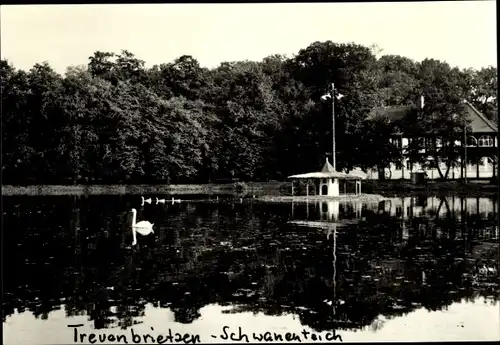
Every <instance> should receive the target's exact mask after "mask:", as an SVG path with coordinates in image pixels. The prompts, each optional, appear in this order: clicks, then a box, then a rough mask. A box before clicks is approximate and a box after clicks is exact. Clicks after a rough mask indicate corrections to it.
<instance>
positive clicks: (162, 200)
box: [156, 197, 165, 205]
mask: <svg viewBox="0 0 500 345" xmlns="http://www.w3.org/2000/svg"><path fill="white" fill-rule="evenodd" d="M164 203H165V199H158V197H157V198H156V205H158V204H164Z"/></svg>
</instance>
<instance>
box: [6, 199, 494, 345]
mask: <svg viewBox="0 0 500 345" xmlns="http://www.w3.org/2000/svg"><path fill="white" fill-rule="evenodd" d="M186 198H187V197H186ZM189 198H190V199H191V201H181V202H180V203H175V204H172V203H168V202H167V203H165V204H158V205H155V204H154V202H153V204H151V205H150V204H145V205H144V206H141V200H140V198H138V197H137V196H133V197H125V196H123V197H121V196H91V197H67V196H57V197H45V196H44V197H40V196H30V197H18V196H17V197H16V196H10V197H4V199H3V229H4V230H3V248H4V279H3V284H4V300H3V305H2V310H3V312H2V313H3V316H2V317H3V328H4V335H3V336H4V343H5V344H21V343H22V344H34V343H39V344H42V343H43V344H56V343H60V344H62V343H66V344H68V343H73V336H74V329H73V328H69V327H67V326H68V325H75V324H82V326H81V327H79V328H78V332H80V333H85V332H86V333H90V332H94V333H97V334H105V333H106V334H115V335H116V334H125V335H127V336H128V335H130V334H131V329H133V330H134V332H136V333H138V334H139V333H140V334H146V333H147V332H149V334H151V335H154V336H155V337H156V336H157V335H158V334H165V333H168V330H169V329H171V330H172V332H174V333H175V332H178V333H189V334H198V335H199V336H200V340H201V341H202V342H221V341H223V340H224V339H223V338H221V335H224V332H223V326H229V328H226V331H227V333H230V332H235V333H238V327H240V326H241V327H242V332H243V333H245V334H247V335H248V337H249V338H250V341H251V342H254V340H253V339H252V334H253V333H256V334H259V333H264V332H266V331H270V332H272V334H273V337H274V333H277V334H278V333H279V334H283V336H284V335H285V333H286V332H294V333H297V334H300V336H301V340H302V341H306V340H305V338H304V335H303V333H301V332H302V331H303V330H306V331H308V332H313V333H315V334H316V335H317V336H318V340H319V336H322V340H323V341H324V340H325V339H324V338H325V337H326V335H327V333H329V332H330V333H331V331H332V330H333V329H335V330H336V334H340V335H341V336H342V339H343V341H378V340H382V341H391V340H403V341H405V340H407V341H426V340H498V339H499V337H500V335H499V327H498V325H499V324H500V316H499V314H500V313H499V307H500V305H499V302H498V300H499V292H500V289H499V285H498V282H499V274H498V255H499V254H498V253H499V252H498V213H497V208H498V200H497V198H496V197H495V198H459V197H441V198H440V197H405V198H393V199H391V200H388V201H384V202H381V203H376V204H364V205H362V204H342V203H339V202H331V201H330V202H322V203H313V202H311V203H309V204H290V203H275V204H266V203H260V202H256V201H254V200H253V199H251V198H245V199H242V200H240V199H239V198H238V199H228V198H219V199H218V200H217V199H214V197H212V198H211V199H210V200H208V199H203V197H201V196H200V197H198V199H199V200H193V196H190V197H189ZM181 199H182V197H181ZM153 200H154V196H153ZM132 208H136V209H137V211H138V212H137V220H138V221H140V220H149V221H150V222H152V223H154V224H155V226H154V229H155V232H154V234H152V235H148V236H140V235H138V244H137V245H136V246H134V247H132V246H131V242H132V232H131V218H132V217H131V216H132V214H131V212H130V211H131V209H132ZM332 301H333V302H332ZM212 335H213V336H214V337H212ZM308 336H309V338H308V340H309V341H310V340H311V338H310V337H311V334H309V335H308ZM228 341H230V340H228ZM85 342H87V343H88V341H85ZM129 342H130V341H129ZM149 343H152V342H151V341H149ZM167 343H168V342H167Z"/></svg>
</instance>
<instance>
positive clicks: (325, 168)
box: [321, 158, 335, 173]
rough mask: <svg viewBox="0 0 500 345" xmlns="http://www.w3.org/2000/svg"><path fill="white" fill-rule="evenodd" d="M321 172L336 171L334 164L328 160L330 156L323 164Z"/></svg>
mask: <svg viewBox="0 0 500 345" xmlns="http://www.w3.org/2000/svg"><path fill="white" fill-rule="evenodd" d="M321 172H324V173H331V172H335V169H334V168H333V165H331V164H330V162H329V161H328V158H327V159H326V161H325V165H323V169H321Z"/></svg>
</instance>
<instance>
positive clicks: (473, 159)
mask: <svg viewBox="0 0 500 345" xmlns="http://www.w3.org/2000/svg"><path fill="white" fill-rule="evenodd" d="M464 108H465V111H466V115H467V117H468V119H469V120H470V130H469V131H467V132H466V133H465V135H466V137H467V143H466V147H465V149H464V150H463V154H462V157H461V158H459V159H458V160H457V162H456V166H455V167H450V169H449V172H448V175H447V179H450V180H454V179H463V178H467V179H476V180H477V179H491V178H494V177H497V169H498V157H497V153H498V127H497V126H496V125H495V124H493V123H492V122H491V121H489V120H488V119H487V118H486V116H485V115H484V114H482V113H481V112H480V111H479V110H477V109H476V108H475V107H474V106H473V105H472V104H470V103H469V102H467V101H466V102H465V107H464ZM407 109H408V108H404V107H401V108H392V109H389V110H388V111H387V112H386V114H387V116H388V117H389V118H390V119H391V120H394V121H396V120H398V119H400V118H401V117H403V116H404V114H405V111H406V110H407ZM419 139H420V140H423V141H424V142H425V145H424V147H426V146H433V145H435V147H437V148H439V147H441V143H440V142H439V140H437V141H436V142H434V143H430V142H429V140H430V139H429V138H419ZM389 140H390V141H391V142H393V143H394V144H395V145H396V146H397V147H398V148H399V149H400V150H401V157H402V164H400V163H391V164H390V166H389V167H387V168H385V169H384V170H383V174H384V176H380V173H382V171H378V170H377V169H373V170H370V171H368V173H367V178H368V179H386V180H399V179H410V178H411V173H412V172H419V171H420V172H421V171H424V172H425V173H426V175H427V176H426V178H427V179H439V178H441V175H440V174H439V172H438V170H437V169H436V168H435V167H429V165H427V164H426V165H424V166H422V165H421V164H419V163H416V162H412V161H411V160H410V159H409V157H408V152H407V148H408V144H409V140H414V138H413V139H412V138H409V137H408V136H405V134H404V133H395V134H394V135H393V136H392V137H391V138H390V139H389ZM462 142H463V140H459V141H456V142H455V145H457V146H462ZM420 153H422V154H425V148H423V149H422V150H421V151H420ZM465 156H466V157H467V164H466V168H464V165H463V164H462V160H463V159H464V157H465ZM432 159H433V158H432V157H429V160H432ZM431 166H432V165H431ZM439 167H440V170H441V172H442V173H443V174H444V173H445V172H446V171H447V170H448V167H447V165H446V164H445V163H440V164H439Z"/></svg>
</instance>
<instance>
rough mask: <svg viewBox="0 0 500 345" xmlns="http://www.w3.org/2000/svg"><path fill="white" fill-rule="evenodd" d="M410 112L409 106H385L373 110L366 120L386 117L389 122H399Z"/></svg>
mask: <svg viewBox="0 0 500 345" xmlns="http://www.w3.org/2000/svg"><path fill="white" fill-rule="evenodd" d="M410 110H411V107H410V106H387V107H379V108H374V109H373V110H372V111H371V112H370V114H368V116H367V120H373V119H375V118H377V117H381V116H387V117H388V118H389V119H390V120H391V121H398V120H401V119H402V118H403V117H404V116H405V115H406V114H407V113H408V112H409V111H410Z"/></svg>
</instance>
